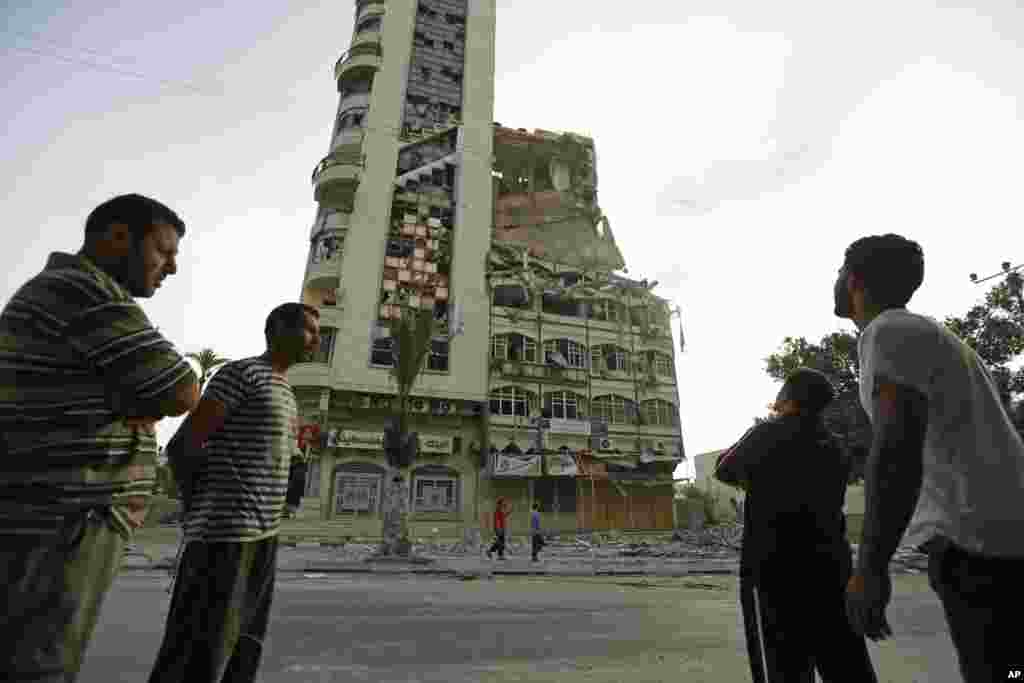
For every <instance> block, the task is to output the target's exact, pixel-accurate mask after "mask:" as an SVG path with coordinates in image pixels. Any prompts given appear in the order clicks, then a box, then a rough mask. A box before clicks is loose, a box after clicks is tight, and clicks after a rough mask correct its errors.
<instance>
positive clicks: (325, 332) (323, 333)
mask: <svg viewBox="0 0 1024 683" xmlns="http://www.w3.org/2000/svg"><path fill="white" fill-rule="evenodd" d="M337 334H338V330H336V329H334V328H333V327H321V328H320V346H319V347H318V348H317V350H316V351H314V352H313V353H312V354H311V355H310V356H307V358H308V362H310V363H324V364H326V365H330V364H331V360H332V357H333V355H334V338H335V337H336V336H337Z"/></svg>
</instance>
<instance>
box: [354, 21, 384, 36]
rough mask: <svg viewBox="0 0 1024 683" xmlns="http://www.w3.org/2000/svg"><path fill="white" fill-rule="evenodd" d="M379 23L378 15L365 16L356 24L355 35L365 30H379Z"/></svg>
mask: <svg viewBox="0 0 1024 683" xmlns="http://www.w3.org/2000/svg"><path fill="white" fill-rule="evenodd" d="M381 23H382V22H381V18H380V17H367V18H366V19H364V20H363V21H361V22H359V25H358V26H356V35H358V34H360V33H363V32H365V31H380V27H381Z"/></svg>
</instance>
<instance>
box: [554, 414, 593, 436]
mask: <svg viewBox="0 0 1024 683" xmlns="http://www.w3.org/2000/svg"><path fill="white" fill-rule="evenodd" d="M548 431H549V432H551V433H552V434H582V435H583V436H589V435H590V422H589V421H588V420H558V419H554V418H553V419H552V420H551V426H550V427H548Z"/></svg>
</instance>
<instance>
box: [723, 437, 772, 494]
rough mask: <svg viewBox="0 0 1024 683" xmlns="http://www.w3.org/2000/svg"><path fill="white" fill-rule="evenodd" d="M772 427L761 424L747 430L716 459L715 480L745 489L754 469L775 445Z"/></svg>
mask: <svg viewBox="0 0 1024 683" xmlns="http://www.w3.org/2000/svg"><path fill="white" fill-rule="evenodd" d="M772 427H773V425H771V424H768V423H763V424H759V425H755V426H753V427H751V428H750V429H749V430H747V433H746V434H744V435H743V437H742V438H740V440H739V441H737V442H736V444H735V445H734V446H733V447H732V448H730V449H729V450H728V451H726V452H725V453H724V454H723V455H721V456H720V457H719V458H718V462H717V463H716V465H715V478H716V479H718V480H719V481H720V482H722V483H723V484H729V485H730V486H739V487H741V488H746V487H747V486H748V485H749V484H750V479H751V476H752V475H753V470H754V467H755V466H756V464H757V461H758V460H760V459H761V457H762V456H763V455H764V453H765V452H766V451H767V450H769V449H771V448H772V447H773V446H774V444H775V434H774V431H775V430H774V429H773V428H772Z"/></svg>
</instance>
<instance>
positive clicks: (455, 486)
mask: <svg viewBox="0 0 1024 683" xmlns="http://www.w3.org/2000/svg"><path fill="white" fill-rule="evenodd" d="M441 482H445V483H448V484H450V487H449V504H448V506H446V507H444V508H434V507H426V508H425V507H421V506H422V505H423V500H424V498H423V496H422V495H421V490H420V489H421V484H427V483H430V484H435V485H436V484H438V483H441ZM459 488H460V487H459V477H457V476H452V475H448V474H432V473H426V474H422V475H421V474H417V473H415V472H414V473H413V480H412V491H411V493H412V501H411V503H412V505H411V508H412V509H411V510H410V512H412V513H414V514H417V513H419V514H422V513H441V514H453V513H454V514H458V513H459V507H460V500H459V494H460V491H459Z"/></svg>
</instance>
